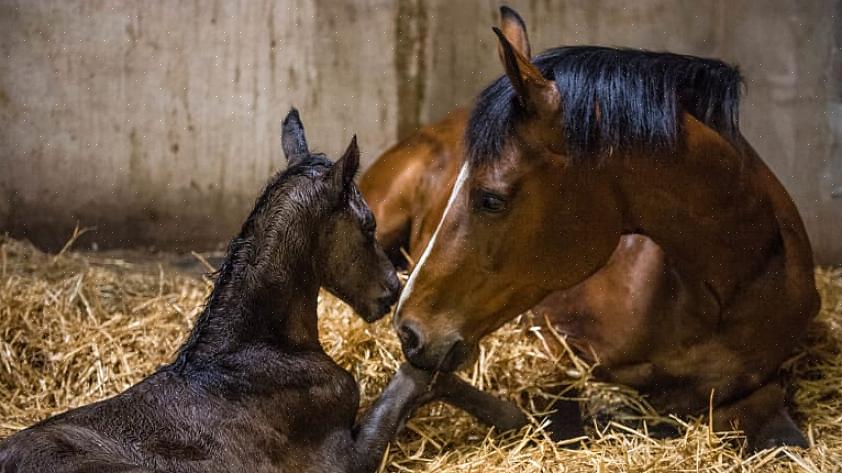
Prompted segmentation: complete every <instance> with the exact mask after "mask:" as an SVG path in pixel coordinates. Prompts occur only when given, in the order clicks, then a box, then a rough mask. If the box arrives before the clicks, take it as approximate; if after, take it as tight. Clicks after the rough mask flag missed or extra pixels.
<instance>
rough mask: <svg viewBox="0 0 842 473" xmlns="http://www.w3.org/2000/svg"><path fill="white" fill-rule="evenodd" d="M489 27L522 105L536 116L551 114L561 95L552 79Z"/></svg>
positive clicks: (497, 29) (502, 35) (558, 103)
mask: <svg viewBox="0 0 842 473" xmlns="http://www.w3.org/2000/svg"><path fill="white" fill-rule="evenodd" d="M492 29H493V30H494V33H495V34H496V35H497V39H498V40H499V49H500V50H501V51H502V53H501V54H500V60H501V61H502V62H503V67H504V68H505V69H506V75H507V76H508V77H509V80H510V81H512V86H513V87H514V88H515V92H517V95H518V97H519V98H520V101H521V103H522V104H523V106H524V107H526V109H527V110H529V111H530V112H534V113H537V114H538V115H539V116H544V117H550V116H554V115H555V114H556V113H558V110H559V108H560V106H561V95H560V94H559V93H558V89H557V88H556V86H555V82H554V81H551V80H548V79H545V78H544V76H543V75H542V74H541V71H539V70H538V68H537V67H535V65H534V64H532V61H530V60H529V58H528V57H526V56H524V55H523V54H522V53H521V52H520V51H518V50H517V49H516V48H515V47H514V46H513V45H512V43H511V42H510V41H509V38H508V37H507V36H506V35H505V34H503V32H502V31H500V29H499V28H492ZM524 34H526V31H525V30H524Z"/></svg>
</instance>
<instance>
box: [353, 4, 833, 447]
mask: <svg viewBox="0 0 842 473" xmlns="http://www.w3.org/2000/svg"><path fill="white" fill-rule="evenodd" d="M501 12H502V31H500V30H497V29H495V32H496V33H497V35H498V39H499V47H498V52H499V55H500V59H501V61H502V63H503V66H504V69H505V72H506V74H505V76H502V77H501V78H500V79H498V80H497V81H496V82H494V83H493V84H491V85H490V86H489V87H488V88H486V89H485V91H483V92H482V94H481V95H480V96H479V98H478V99H477V102H476V104H475V106H474V109H473V111H472V112H470V114H468V113H466V112H463V111H457V112H454V113H453V114H451V115H450V116H449V117H447V118H446V119H445V120H443V121H442V122H440V123H438V124H435V125H432V126H429V127H427V128H423V129H421V130H420V131H419V132H417V133H416V134H415V135H414V136H412V137H410V138H408V139H407V140H405V141H404V142H402V143H400V144H398V145H397V146H395V147H393V148H392V149H390V150H388V151H387V152H386V153H385V154H384V155H383V156H382V157H381V158H380V159H379V160H378V161H377V162H376V163H375V164H374V165H373V166H372V167H371V168H370V169H369V170H368V172H367V174H366V175H365V177H364V178H363V180H362V183H361V190H362V191H363V193H364V195H365V196H366V199H367V200H368V202H369V203H370V204H371V206H372V209H373V211H374V213H375V216H376V218H377V221H378V222H379V230H378V237H379V238H380V240H381V242H382V243H383V246H384V248H385V249H386V250H387V252H389V254H390V256H393V257H394V256H395V255H396V254H397V253H398V252H399V249H400V247H401V246H404V247H407V248H408V249H409V253H410V255H411V257H412V259H413V260H414V261H417V264H416V265H415V267H414V269H413V271H412V274H411V276H410V279H409V281H408V283H407V286H406V288H405V290H404V292H403V294H402V296H401V301H400V302H399V303H398V308H397V310H396V313H395V320H394V322H395V327H396V329H397V330H398V333H399V335H400V337H401V341H402V343H403V348H404V351H405V353H406V355H407V358H408V359H409V360H410V361H411V362H412V363H413V364H414V365H416V366H418V367H421V368H425V369H432V368H439V369H444V370H454V369H456V368H457V367H459V366H460V365H463V364H464V363H465V362H466V361H468V360H470V359H471V358H472V355H473V354H474V353H475V351H476V348H477V343H478V342H479V340H480V339H481V338H482V337H484V336H485V335H487V334H489V333H491V332H493V331H494V330H495V329H497V328H498V327H500V326H501V325H502V324H504V323H506V322H507V321H509V320H512V319H513V318H514V317H515V316H517V315H518V314H520V313H522V312H524V311H526V310H529V309H532V310H533V311H534V313H535V314H537V315H538V318H539V319H542V320H548V321H549V322H550V323H552V324H553V325H554V326H555V327H556V328H557V329H558V330H560V331H561V332H562V333H564V334H566V335H567V336H569V339H570V340H571V342H573V344H574V346H575V347H577V348H578V350H579V351H580V354H581V355H582V356H584V357H586V358H589V359H591V360H593V361H598V362H599V364H600V368H599V370H598V374H599V375H600V376H601V377H603V378H604V379H607V380H610V381H613V382H616V383H622V384H625V385H629V386H632V387H634V388H636V389H638V390H639V391H640V392H642V393H643V394H645V395H646V396H648V398H649V400H650V401H651V403H652V404H653V406H655V407H656V408H657V409H659V410H660V411H661V412H664V413H674V414H677V415H695V414H701V413H704V412H707V409H708V406H709V402H710V401H711V400H712V407H713V421H714V426H715V427H716V428H717V429H730V428H731V427H738V428H740V429H743V430H744V431H745V433H746V435H747V438H748V442H749V448H751V449H759V448H765V447H771V446H775V445H798V446H806V441H805V439H804V437H803V435H802V434H801V432H800V431H799V430H798V428H797V427H796V426H795V424H794V423H793V421H792V420H791V418H790V417H789V415H788V413H787V411H786V408H785V404H784V389H783V388H782V386H781V384H780V380H779V374H778V371H779V368H780V366H781V364H782V362H783V361H784V360H785V359H787V358H788V357H789V356H791V354H792V351H793V349H794V348H795V346H796V344H797V343H798V341H799V339H800V338H801V335H802V334H803V332H804V330H805V326H806V325H807V322H808V321H809V320H810V319H811V318H812V317H813V316H814V315H815V314H816V312H817V310H818V306H819V298H818V294H817V291H816V287H815V281H814V276H813V259H812V253H811V248H810V243H809V241H808V238H807V235H806V233H805V231H804V228H803V225H802V222H801V219H800V217H799V215H798V211H797V210H796V208H795V205H794V204H793V202H792V200H791V199H790V197H789V196H788V195H787V192H786V191H785V190H784V188H783V187H782V185H781V184H780V182H778V180H777V179H776V178H775V176H774V175H773V174H772V173H771V171H770V170H769V168H768V167H767V166H766V165H765V164H764V163H763V161H762V160H761V159H760V158H759V157H758V156H757V154H756V153H755V151H754V150H753V149H752V147H751V146H750V145H749V144H748V143H747V142H746V140H745V139H744V138H743V136H742V135H741V134H740V131H739V127H738V120H737V117H738V100H739V88H740V85H741V80H740V77H739V73H738V72H737V71H736V69H734V68H733V67H731V66H728V65H726V64H724V63H722V62H720V61H715V60H707V59H700V58H696V57H690V56H682V55H675V54H668V53H651V52H646V51H635V50H622V49H609V48H598V47H569V48H558V49H553V50H549V51H546V52H544V53H543V54H541V55H539V56H537V57H535V58H534V59H533V60H530V59H528V58H530V57H531V55H530V46H529V41H528V38H527V33H526V28H525V25H524V23H523V20H521V19H520V17H519V16H518V15H517V13H515V12H514V11H512V10H510V9H508V8H505V7H504V8H503V9H501ZM557 420H559V422H557V423H556V424H557V425H556V428H560V429H563V428H564V427H563V426H561V427H559V425H558V424H564V421H565V419H557ZM568 423H569V419H568ZM568 433H569V432H568ZM556 434H560V435H564V434H565V432H564V431H561V432H556Z"/></svg>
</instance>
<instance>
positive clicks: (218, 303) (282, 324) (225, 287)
mask: <svg viewBox="0 0 842 473" xmlns="http://www.w3.org/2000/svg"><path fill="white" fill-rule="evenodd" d="M281 244H282V245H286V244H287V242H282V243H281ZM292 244H295V243H292ZM297 245H298V246H307V242H306V241H303V240H298V241H297ZM244 246H245V247H251V248H255V250H254V251H255V253H251V252H249V251H243V252H241V253H238V254H231V255H229V260H228V261H227V262H226V265H225V267H224V268H223V270H222V272H221V274H220V275H219V278H218V279H217V283H216V286H215V287H214V290H213V293H212V294H211V297H210V299H209V301H208V304H207V307H206V308H205V310H204V312H203V313H202V315H201V316H200V317H199V319H198V320H197V322H196V326H195V327H194V329H193V332H192V334H191V336H190V339H189V340H188V341H187V343H185V345H184V346H183V347H182V350H181V353H180V354H179V358H178V360H179V361H186V360H200V359H205V360H207V359H212V358H215V357H216V356H218V355H221V354H230V353H235V352H238V351H242V350H245V349H248V348H251V347H254V346H256V345H261V346H268V347H272V348H277V349H279V350H282V351H286V352H288V351H296V350H312V349H317V348H318V347H319V339H318V327H317V314H316V306H317V298H318V291H319V283H318V281H317V280H316V277H315V275H314V274H313V269H312V263H311V262H310V261H309V260H308V258H309V255H310V254H311V250H310V249H309V248H304V247H301V248H298V247H296V248H291V247H289V245H287V247H285V248H284V249H283V251H277V250H276V249H272V248H261V247H260V244H259V243H257V242H248V244H246V245H244ZM260 252H271V253H273V255H267V254H261V253H260ZM270 259H273V260H274V261H276V262H275V263H267V261H269V260H270Z"/></svg>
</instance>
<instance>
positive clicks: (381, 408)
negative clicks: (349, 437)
mask: <svg viewBox="0 0 842 473" xmlns="http://www.w3.org/2000/svg"><path fill="white" fill-rule="evenodd" d="M431 381H432V373H429V372H427V371H422V370H419V369H417V368H413V367H412V366H411V365H410V364H409V363H404V364H403V365H402V366H401V367H400V368H399V369H398V372H397V373H395V376H394V377H393V378H392V380H391V381H389V384H388V386H386V389H384V390H383V392H382V393H381V394H380V397H379V398H377V401H375V402H374V405H373V406H371V407H370V408H369V409H368V410H367V411H366V413H365V414H364V415H363V418H362V420H361V421H360V423H359V424H357V426H356V428H355V432H354V433H355V436H354V451H353V454H352V455H353V457H352V459H351V471H352V472H356V473H368V472H373V471H375V470H377V467H378V466H379V465H380V460H381V459H382V458H383V453H384V452H385V451H386V446H387V445H388V444H389V442H390V441H391V440H392V438H394V436H395V434H397V432H398V429H399V428H400V427H401V426H402V425H403V422H405V421H406V419H408V418H409V416H410V415H412V411H414V410H415V409H416V408H417V407H419V406H420V405H421V404H422V403H423V402H424V401H425V400H427V398H428V397H429V395H428V388H429V387H430V382H431ZM425 394H427V395H425Z"/></svg>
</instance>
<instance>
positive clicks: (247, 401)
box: [0, 110, 525, 473]
mask: <svg viewBox="0 0 842 473" xmlns="http://www.w3.org/2000/svg"><path fill="white" fill-rule="evenodd" d="M283 149H284V152H285V154H286V157H287V160H288V167H287V169H286V171H284V172H281V173H279V174H278V175H276V176H275V177H274V178H272V180H271V181H270V182H269V184H268V185H267V187H266V189H265V191H264V192H263V194H262V195H261V196H260V197H259V198H258V199H257V203H256V204H255V207H254V210H252V212H251V214H250V215H249V217H248V219H247V220H246V222H245V223H244V224H243V227H242V230H241V232H240V234H239V235H238V236H237V237H236V238H235V239H234V240H233V241H232V242H231V244H230V246H229V248H228V255H227V257H226V259H225V262H224V263H223V265H222V267H221V268H220V270H219V273H218V275H217V280H216V283H215V285H214V289H213V292H212V293H211V295H210V297H209V298H208V300H207V305H206V307H205V309H204V311H203V312H202V315H201V316H200V317H199V319H198V320H197V321H196V325H195V327H194V329H193V332H192V333H191V335H190V338H189V340H188V341H187V342H186V343H185V344H184V345H183V346H182V347H181V349H180V351H179V353H178V355H177V357H176V359H175V361H174V362H173V363H171V364H169V365H167V366H164V367H163V368H161V369H160V370H158V371H157V372H156V373H154V374H152V375H151V376H149V377H148V378H146V379H144V380H143V381H141V382H140V383H138V384H136V385H135V386H132V387H131V388H129V389H128V390H126V391H125V392H123V393H121V394H119V395H117V396H114V397H112V398H110V399H107V400H105V401H101V402H98V403H95V404H91V405H88V406H84V407H80V408H78V409H73V410H71V411H68V412H66V413H64V414H61V415H58V416H55V417H52V418H49V419H47V420H45V421H43V422H40V423H38V424H36V425H34V426H32V427H30V428H28V429H25V430H23V431H21V432H18V433H16V434H14V435H12V436H11V437H9V438H7V439H5V440H3V441H2V442H0V472H3V473H24V472H33V473H35V472H37V473H46V472H116V471H125V472H128V471H132V472H217V471H219V472H227V471H248V472H279V471H285V472H305V471H313V472H371V471H375V470H376V468H377V466H378V465H379V463H380V461H381V459H382V457H383V454H384V451H385V449H386V446H387V444H388V442H389V441H390V440H391V439H392V438H393V437H394V435H395V433H396V432H397V431H398V429H399V428H400V426H401V425H402V424H403V422H404V421H405V420H406V419H407V418H408V417H409V415H410V414H411V413H412V411H413V410H414V409H415V408H416V407H418V406H419V405H421V404H423V403H424V402H428V401H430V400H433V399H437V398H441V399H444V400H451V401H452V402H454V403H455V404H457V405H465V406H467V407H468V408H469V409H471V410H472V411H473V412H475V413H476V414H477V415H478V416H479V417H480V419H481V420H484V421H486V422H489V423H491V424H493V425H496V426H497V427H498V428H501V429H507V428H513V427H519V426H520V425H523V423H525V417H524V415H523V414H522V413H521V412H520V411H519V410H518V409H517V408H515V407H514V406H513V405H511V404H509V403H507V402H503V401H500V400H497V399H494V398H492V397H490V396H488V395H486V394H483V393H481V392H479V391H477V390H475V389H474V388H472V387H471V386H469V385H467V384H466V383H464V382H463V381H461V380H459V379H457V378H455V377H453V376H452V375H447V374H442V375H441V376H439V378H438V381H437V382H436V383H434V384H433V383H431V381H432V380H431V378H432V374H430V373H428V372H425V371H421V370H418V369H416V368H413V367H411V366H409V365H406V364H405V365H404V366H402V367H401V368H400V370H399V371H398V372H397V373H396V374H395V376H394V378H393V379H392V380H391V382H390V383H389V385H388V386H387V387H386V389H385V390H384V392H383V393H382V394H381V396H380V398H379V399H378V400H377V401H376V402H375V404H374V405H373V406H372V407H371V408H370V409H369V410H368V412H366V413H365V415H364V416H363V417H362V420H361V421H360V422H359V423H356V424H355V418H356V415H357V409H358V407H359V393H358V389H357V385H356V383H355V381H354V379H353V377H352V376H351V374H350V373H348V372H347V371H345V370H343V369H342V368H341V367H339V366H338V365H337V364H336V363H335V362H334V361H333V360H332V359H331V358H330V357H328V356H327V354H325V352H324V351H323V349H322V347H321V345H320V343H319V338H318V333H317V325H316V304H317V297H318V292H319V289H320V288H321V287H324V288H326V289H327V290H329V291H330V292H332V293H333V294H335V295H336V296H337V297H339V298H341V299H342V300H344V301H345V302H347V303H348V304H350V305H351V306H352V307H353V308H354V310H356V312H357V313H358V314H360V315H361V316H362V317H363V318H364V319H366V320H369V321H371V320H375V319H377V318H380V317H381V316H383V315H384V314H386V313H387V312H388V311H389V308H390V306H391V305H392V304H393V303H394V302H395V300H396V299H397V295H398V291H399V289H400V284H399V282H398V279H397V277H396V275H395V271H394V267H393V266H392V264H391V263H390V262H389V260H388V258H387V257H386V255H385V254H384V253H383V251H382V250H381V249H380V247H379V245H378V244H377V243H376V242H375V239H374V232H375V221H374V217H373V216H372V214H371V212H370V211H369V209H368V207H367V205H366V203H365V201H363V199H362V196H361V195H360V193H359V191H358V190H357V188H356V186H355V185H354V183H353V178H354V174H355V173H356V171H357V167H358V163H359V152H358V150H357V146H356V140H354V141H352V142H351V145H350V146H349V147H348V150H347V151H346V152H345V155H344V156H343V157H342V159H340V160H339V161H338V162H337V163H336V164H333V163H331V162H330V161H329V160H328V159H326V158H325V157H324V156H323V155H319V154H312V153H310V151H309V149H308V147H307V143H306V140H305V137H304V129H303V127H302V125H301V123H300V121H299V118H298V113H297V112H296V111H294V110H293V111H291V112H290V114H289V115H288V116H287V118H286V120H285V121H284V129H283ZM465 399H469V400H470V402H467V403H466V402H465V401H464V400H465Z"/></svg>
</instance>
